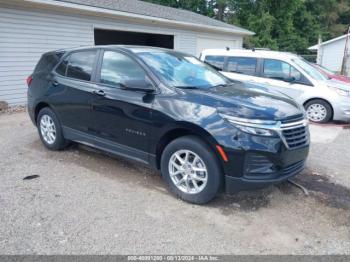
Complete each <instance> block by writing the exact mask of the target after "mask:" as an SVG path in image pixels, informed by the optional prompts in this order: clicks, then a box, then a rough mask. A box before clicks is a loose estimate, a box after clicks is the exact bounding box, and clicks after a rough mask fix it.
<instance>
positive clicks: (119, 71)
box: [100, 51, 146, 86]
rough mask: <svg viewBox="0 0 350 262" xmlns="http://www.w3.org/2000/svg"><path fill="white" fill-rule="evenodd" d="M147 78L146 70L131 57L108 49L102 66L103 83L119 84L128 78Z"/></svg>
mask: <svg viewBox="0 0 350 262" xmlns="http://www.w3.org/2000/svg"><path fill="white" fill-rule="evenodd" d="M137 79H140V80H144V79H146V74H145V71H144V70H143V69H142V68H141V67H140V65H138V64H137V63H136V62H135V61H134V60H132V59H131V58H130V57H128V56H126V55H123V54H121V53H117V52H112V51H106V52H104V55H103V62H102V67H101V80H100V81H101V83H104V84H108V85H113V86H117V85H119V84H120V83H124V82H125V81H128V80H137Z"/></svg>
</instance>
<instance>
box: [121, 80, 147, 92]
mask: <svg viewBox="0 0 350 262" xmlns="http://www.w3.org/2000/svg"><path fill="white" fill-rule="evenodd" d="M122 88H123V89H128V90H135V91H144V92H152V91H154V87H153V85H152V84H151V82H150V81H149V80H148V79H147V80H145V79H132V80H126V81H124V82H123V83H122Z"/></svg>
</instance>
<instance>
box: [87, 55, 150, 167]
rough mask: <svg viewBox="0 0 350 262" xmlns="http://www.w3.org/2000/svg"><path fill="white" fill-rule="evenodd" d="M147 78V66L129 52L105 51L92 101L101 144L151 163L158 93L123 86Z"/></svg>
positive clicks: (98, 143) (97, 141)
mask: <svg viewBox="0 0 350 262" xmlns="http://www.w3.org/2000/svg"><path fill="white" fill-rule="evenodd" d="M147 78H148V76H147V74H146V72H145V71H144V69H143V68H142V67H141V66H140V65H139V64H138V62H137V61H136V60H134V59H133V58H131V57H130V56H129V55H127V54H125V53H122V52H118V51H108V50H106V51H104V52H101V54H100V66H99V70H98V76H97V84H96V90H95V96H94V98H93V102H92V115H93V122H94V132H95V135H96V146H97V147H99V146H102V147H104V148H107V150H108V149H109V150H110V151H112V152H114V153H118V154H121V155H127V156H129V157H132V158H134V159H136V160H139V161H141V162H148V154H147V152H149V141H150V137H151V132H150V131H151V126H152V120H151V109H152V104H153V100H154V95H153V94H148V93H147V92H143V91H139V90H130V89H125V88H123V85H122V83H124V82H125V81H130V80H132V81H134V80H136V81H137V80H142V79H143V81H144V80H145V79H147Z"/></svg>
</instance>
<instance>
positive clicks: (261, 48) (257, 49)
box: [252, 47, 271, 52]
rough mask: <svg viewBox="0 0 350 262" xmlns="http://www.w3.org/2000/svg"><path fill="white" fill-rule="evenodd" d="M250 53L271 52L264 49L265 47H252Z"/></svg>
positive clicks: (268, 49)
mask: <svg viewBox="0 0 350 262" xmlns="http://www.w3.org/2000/svg"><path fill="white" fill-rule="evenodd" d="M252 51H253V52H255V51H271V49H270V48H266V47H253V48H252Z"/></svg>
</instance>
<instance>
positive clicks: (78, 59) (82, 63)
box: [67, 51, 96, 81]
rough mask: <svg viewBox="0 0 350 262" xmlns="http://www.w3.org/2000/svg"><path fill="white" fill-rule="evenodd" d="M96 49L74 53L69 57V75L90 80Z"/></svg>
mask: <svg viewBox="0 0 350 262" xmlns="http://www.w3.org/2000/svg"><path fill="white" fill-rule="evenodd" d="M95 56H96V51H83V52H77V53H73V54H71V55H70V57H69V60H68V61H69V62H68V69H67V77H72V78H75V79H79V80H85V81H90V80H91V73H92V67H93V64H94V61H95Z"/></svg>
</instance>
